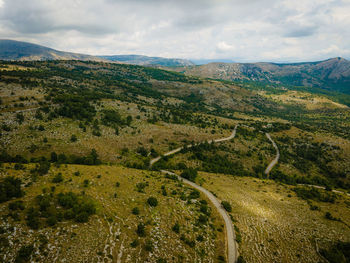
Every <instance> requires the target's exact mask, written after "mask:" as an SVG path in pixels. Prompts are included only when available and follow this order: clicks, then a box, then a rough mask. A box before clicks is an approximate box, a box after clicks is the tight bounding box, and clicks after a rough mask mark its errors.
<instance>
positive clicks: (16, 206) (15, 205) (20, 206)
mask: <svg viewBox="0 0 350 263" xmlns="http://www.w3.org/2000/svg"><path fill="white" fill-rule="evenodd" d="M9 209H10V210H24V203H23V201H14V202H11V203H9Z"/></svg>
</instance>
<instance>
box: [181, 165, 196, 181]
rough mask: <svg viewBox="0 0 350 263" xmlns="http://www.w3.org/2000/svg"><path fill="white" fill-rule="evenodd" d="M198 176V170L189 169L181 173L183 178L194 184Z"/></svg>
mask: <svg viewBox="0 0 350 263" xmlns="http://www.w3.org/2000/svg"><path fill="white" fill-rule="evenodd" d="M197 174H198V173H197V170H195V169H193V168H188V169H186V170H184V171H183V172H182V173H181V177H183V178H185V179H187V180H189V181H192V182H194V181H195V180H196V177H197Z"/></svg>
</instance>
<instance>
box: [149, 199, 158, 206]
mask: <svg viewBox="0 0 350 263" xmlns="http://www.w3.org/2000/svg"><path fill="white" fill-rule="evenodd" d="M147 203H148V204H149V205H150V206H153V207H154V206H157V205H158V200H157V198H155V197H150V198H148V199H147Z"/></svg>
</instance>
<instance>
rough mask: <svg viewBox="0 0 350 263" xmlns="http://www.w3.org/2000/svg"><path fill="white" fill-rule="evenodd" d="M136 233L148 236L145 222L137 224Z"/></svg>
mask: <svg viewBox="0 0 350 263" xmlns="http://www.w3.org/2000/svg"><path fill="white" fill-rule="evenodd" d="M136 233H137V235H138V236H140V237H145V236H146V227H145V225H144V224H143V223H139V224H138V225H137V229H136Z"/></svg>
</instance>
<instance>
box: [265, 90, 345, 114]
mask: <svg viewBox="0 0 350 263" xmlns="http://www.w3.org/2000/svg"><path fill="white" fill-rule="evenodd" d="M260 94H261V95H263V96H265V97H267V98H270V99H272V100H274V101H276V102H281V103H284V104H289V105H300V106H302V107H305V108H306V109H308V110H316V109H324V108H328V109H337V108H342V109H344V108H348V106H346V105H343V104H340V103H337V102H334V101H332V100H330V99H328V98H326V97H322V96H318V95H314V94H311V93H306V92H300V91H294V90H290V91H287V92H285V93H283V94H267V93H266V92H260Z"/></svg>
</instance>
